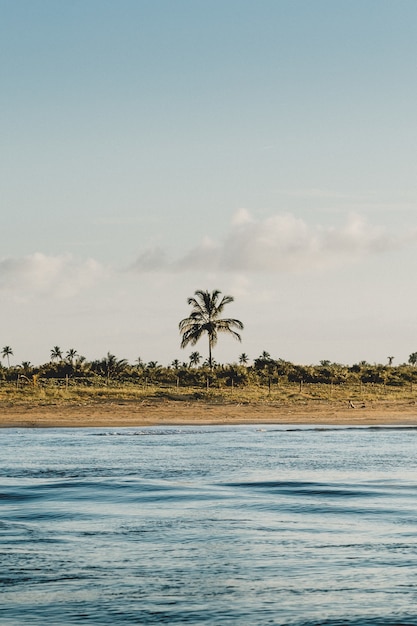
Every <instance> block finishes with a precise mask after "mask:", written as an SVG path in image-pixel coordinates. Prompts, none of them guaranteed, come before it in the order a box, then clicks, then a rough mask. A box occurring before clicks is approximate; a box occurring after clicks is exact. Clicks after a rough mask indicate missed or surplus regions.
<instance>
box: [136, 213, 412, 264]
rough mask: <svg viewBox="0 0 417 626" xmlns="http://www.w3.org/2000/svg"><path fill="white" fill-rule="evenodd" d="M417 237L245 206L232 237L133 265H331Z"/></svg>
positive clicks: (353, 220)
mask: <svg viewBox="0 0 417 626" xmlns="http://www.w3.org/2000/svg"><path fill="white" fill-rule="evenodd" d="M416 240H417V233H416V232H415V231H414V232H411V233H408V234H405V235H401V236H395V235H392V234H390V233H387V232H386V231H384V230H383V229H382V228H380V227H377V226H373V225H372V224H370V223H369V222H368V221H367V220H366V219H364V218H363V217H361V216H360V215H357V214H351V215H349V216H348V217H347V219H346V221H345V223H344V224H343V225H341V226H321V225H313V226H312V225H309V224H308V223H307V222H306V221H304V220H303V219H301V218H298V217H295V216H294V215H293V214H291V213H282V214H278V215H273V216H271V217H268V218H264V219H254V218H253V217H252V216H251V215H250V213H249V212H248V211H247V210H246V209H240V210H239V211H238V212H237V213H236V214H235V216H234V217H233V219H232V223H231V227H230V231H229V234H228V235H227V237H226V238H225V239H224V240H223V241H220V242H215V241H212V240H209V239H204V240H203V241H202V242H201V243H200V244H199V245H198V246H196V247H195V248H192V249H191V250H189V251H188V252H186V253H185V254H184V255H183V256H182V257H180V258H178V259H175V260H173V261H168V260H167V258H166V255H165V253H164V252H163V251H162V250H160V249H158V250H148V251H146V252H145V253H144V254H142V255H141V256H140V257H139V258H138V260H137V261H136V263H135V264H134V265H133V266H132V269H135V270H138V271H142V272H145V271H155V270H156V271H176V272H184V271H196V270H205V271H222V272H225V271H228V272H271V273H275V272H293V271H298V272H299V271H307V270H311V269H314V270H316V269H326V268H329V267H334V266H337V265H340V264H346V263H347V262H349V263H351V262H355V261H359V260H360V259H362V258H363V257H365V256H367V255H373V254H383V253H387V252H389V251H391V250H395V249H398V248H401V247H404V246H405V245H407V244H408V243H410V242H411V241H416Z"/></svg>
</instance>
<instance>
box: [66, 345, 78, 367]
mask: <svg viewBox="0 0 417 626" xmlns="http://www.w3.org/2000/svg"><path fill="white" fill-rule="evenodd" d="M77 356H78V352H77V350H75V349H74V348H70V349H69V350H67V354H66V359H67V361H68V363H69V364H70V365H73V364H74V359H75V357H77Z"/></svg>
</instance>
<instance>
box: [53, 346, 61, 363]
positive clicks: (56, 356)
mask: <svg viewBox="0 0 417 626" xmlns="http://www.w3.org/2000/svg"><path fill="white" fill-rule="evenodd" d="M55 359H56V360H58V359H62V350H61V348H60V347H59V346H54V347H53V348H52V350H51V361H54V360H55Z"/></svg>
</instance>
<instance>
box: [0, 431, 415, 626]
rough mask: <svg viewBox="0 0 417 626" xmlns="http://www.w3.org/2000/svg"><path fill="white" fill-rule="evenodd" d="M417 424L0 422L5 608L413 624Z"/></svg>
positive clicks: (166, 620) (19, 620)
mask: <svg viewBox="0 0 417 626" xmlns="http://www.w3.org/2000/svg"><path fill="white" fill-rule="evenodd" d="M416 444H417V430H416V429H415V428H406V427H404V428H389V427H388V428H382V427H381V428H337V427H330V428H325V427H323V428H313V427H285V426H262V427H256V426H239V427H220V428H219V427H198V428H193V427H183V428H174V427H173V428H162V427H161V428H141V429H139V428H138V429H132V428H129V429H121V428H118V429H46V430H37V429H26V430H17V429H16V430H15V429H5V430H2V431H0V445H1V457H0V511H1V515H0V566H1V567H0V590H1V599H0V623H1V624H2V625H3V624H4V625H7V626H12V625H13V626H17V625H19V626H20V625H22V624H29V623H30V624H33V625H42V626H44V625H45V624H59V625H61V626H65V625H70V624H97V625H98V624H100V625H107V624H109V625H110V624H159V623H161V624H207V625H217V624H219V625H220V624H242V625H249V624H259V625H263V624H277V625H278V624H279V625H287V624H288V625H290V624H291V625H299V626H301V625H303V626H307V625H313V624H315V625H318V624H329V625H330V624H334V625H356V626H357V625H362V624H364V625H366V624H384V625H388V624H414V625H415V624H417V454H416Z"/></svg>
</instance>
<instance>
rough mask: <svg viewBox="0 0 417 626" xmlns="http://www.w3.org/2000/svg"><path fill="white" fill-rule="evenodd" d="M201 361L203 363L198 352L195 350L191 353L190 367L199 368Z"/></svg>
mask: <svg viewBox="0 0 417 626" xmlns="http://www.w3.org/2000/svg"><path fill="white" fill-rule="evenodd" d="M200 361H201V354H200V353H199V352H197V350H195V351H194V352H191V354H190V365H194V366H195V367H197V365H198V364H199V363H200Z"/></svg>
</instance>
